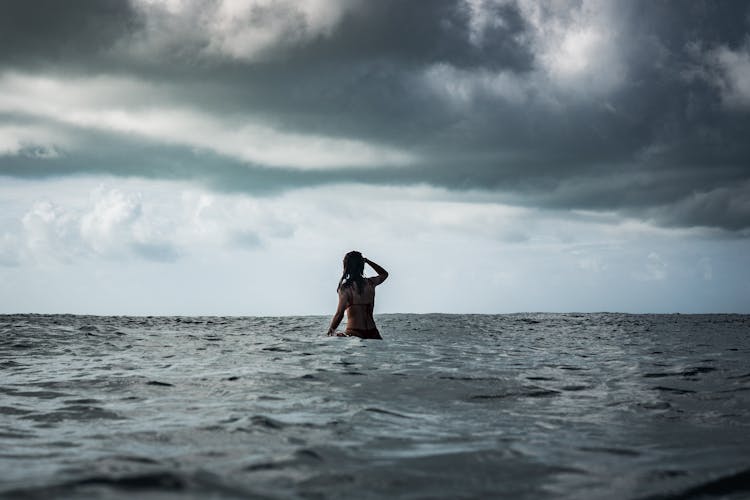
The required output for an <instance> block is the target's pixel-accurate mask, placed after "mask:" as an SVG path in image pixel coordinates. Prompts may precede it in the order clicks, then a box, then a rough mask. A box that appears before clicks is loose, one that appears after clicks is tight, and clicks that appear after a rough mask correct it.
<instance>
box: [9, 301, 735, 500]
mask: <svg viewBox="0 0 750 500" xmlns="http://www.w3.org/2000/svg"><path fill="white" fill-rule="evenodd" d="M328 320H329V318H327V317H284V318H221V317H193V318H179V317H147V318H144V317H91V316H69V315H59V316H41V315H12V316H0V332H1V333H0V497H3V498H45V499H46V498H134V497H136V498H201V499H203V498H216V499H222V498H304V499H307V498H312V499H315V498H390V497H398V498H415V499H416V498H451V499H453V498H528V499H545V498H549V499H553V498H554V499H558V498H563V499H565V498H570V499H586V498H592V499H594V498H607V499H610V500H612V499H620V498H622V499H631V498H632V499H645V498H648V499H678V498H680V499H682V498H730V499H731V498H737V499H739V498H750V316H741V315H624V314H517V315H437V314H430V315H408V314H407V315H403V314H396V315H382V316H378V317H377V318H376V320H377V322H378V325H379V327H380V330H381V333H382V334H383V337H384V338H385V340H384V341H375V340H360V339H356V338H331V337H325V336H323V332H324V331H325V329H326V327H327V324H328Z"/></svg>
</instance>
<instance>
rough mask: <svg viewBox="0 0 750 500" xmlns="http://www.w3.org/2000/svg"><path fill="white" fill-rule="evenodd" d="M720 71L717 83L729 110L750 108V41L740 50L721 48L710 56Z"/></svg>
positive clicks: (710, 53)
mask: <svg viewBox="0 0 750 500" xmlns="http://www.w3.org/2000/svg"><path fill="white" fill-rule="evenodd" d="M707 57H708V58H709V61H710V62H712V63H713V64H714V65H715V66H716V67H717V68H718V71H719V74H718V75H717V77H716V80H715V81H716V83H717V85H718V86H719V88H720V90H721V97H722V101H723V103H724V105H725V106H727V107H729V108H735V107H738V108H745V109H747V108H750V41H749V42H748V43H746V44H745V45H744V46H743V47H740V48H739V49H738V50H732V49H730V48H728V47H719V48H718V49H715V50H713V51H711V52H709V54H708V56H707Z"/></svg>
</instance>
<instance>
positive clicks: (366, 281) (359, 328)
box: [328, 252, 388, 339]
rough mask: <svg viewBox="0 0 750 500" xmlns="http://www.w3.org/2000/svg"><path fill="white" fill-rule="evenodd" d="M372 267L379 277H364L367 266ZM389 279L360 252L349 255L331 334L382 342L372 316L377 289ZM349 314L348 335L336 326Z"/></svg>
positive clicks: (346, 259) (345, 261)
mask: <svg viewBox="0 0 750 500" xmlns="http://www.w3.org/2000/svg"><path fill="white" fill-rule="evenodd" d="M365 264H369V265H370V267H372V268H373V269H374V270H375V271H376V272H377V273H378V275H377V276H373V277H372V278H365V277H364V276H363V275H362V274H363V273H362V271H363V269H364V265H365ZM387 277H388V271H386V270H385V269H383V268H382V267H380V266H379V265H378V264H376V263H374V262H372V261H370V260H368V259H366V258H364V257H362V254H361V253H359V252H349V253H348V254H346V256H345V257H344V273H343V274H342V276H341V280H340V281H339V286H338V287H337V291H338V295H339V305H338V307H337V308H336V313H335V314H334V315H333V318H332V319H331V326H330V327H329V328H328V335H338V336H341V335H347V336H355V337H361V338H365V339H382V337H381V336H380V333H379V332H378V329H377V327H376V326H375V319H374V318H373V316H372V313H373V309H374V307H375V287H376V286H378V285H379V284H381V283H382V282H383V281H385V279H386V278H387ZM344 312H346V317H347V319H346V332H345V333H337V332H336V327H338V326H339V323H340V322H341V320H342V319H343V317H344Z"/></svg>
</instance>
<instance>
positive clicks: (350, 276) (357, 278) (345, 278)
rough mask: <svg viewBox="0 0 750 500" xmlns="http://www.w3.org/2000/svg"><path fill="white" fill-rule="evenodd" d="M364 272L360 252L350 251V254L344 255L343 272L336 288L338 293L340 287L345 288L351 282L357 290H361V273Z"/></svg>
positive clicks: (362, 279)
mask: <svg viewBox="0 0 750 500" xmlns="http://www.w3.org/2000/svg"><path fill="white" fill-rule="evenodd" d="M364 272H365V259H364V258H363V257H362V254H361V253H360V252H357V251H356V250H352V251H351V252H349V253H347V254H346V255H344V272H343V274H342V275H341V279H340V280H339V286H338V287H336V291H338V290H339V289H340V288H341V287H342V286H346V285H348V284H349V283H351V282H354V283H356V284H357V290H359V291H361V290H362V282H363V281H364V278H363V276H362V275H363V273H364Z"/></svg>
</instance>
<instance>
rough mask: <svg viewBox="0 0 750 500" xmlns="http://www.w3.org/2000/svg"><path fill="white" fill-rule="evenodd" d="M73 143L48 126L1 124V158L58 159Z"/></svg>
mask: <svg viewBox="0 0 750 500" xmlns="http://www.w3.org/2000/svg"><path fill="white" fill-rule="evenodd" d="M71 142H72V141H71V140H70V138H69V137H67V136H65V135H64V134H61V133H60V132H58V131H56V130H54V129H52V128H50V127H47V126H41V125H20V124H0V156H19V155H21V156H28V157H32V158H40V159H52V158H58V157H60V156H61V154H62V153H61V150H64V149H65V148H67V147H68V146H69V145H70V144H71Z"/></svg>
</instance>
